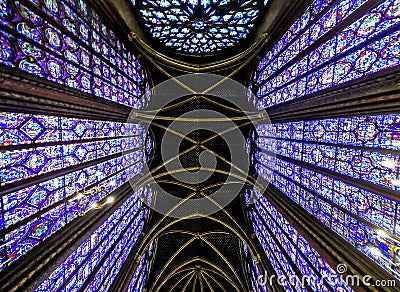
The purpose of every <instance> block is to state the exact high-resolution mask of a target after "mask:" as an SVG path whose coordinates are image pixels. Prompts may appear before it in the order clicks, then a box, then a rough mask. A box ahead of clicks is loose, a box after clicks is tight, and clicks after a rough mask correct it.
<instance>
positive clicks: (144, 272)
mask: <svg viewBox="0 0 400 292" xmlns="http://www.w3.org/2000/svg"><path fill="white" fill-rule="evenodd" d="M154 245H155V243H154V241H153V242H152V243H151V244H150V245H149V247H148V249H147V251H146V252H145V254H144V255H143V256H142V258H141V260H140V262H139V264H138V265H137V267H136V270H135V273H134V275H133V277H132V280H131V282H130V284H129V288H128V290H127V292H136V291H143V288H144V285H145V284H146V280H147V277H148V273H149V270H150V265H151V259H152V256H153V251H154Z"/></svg>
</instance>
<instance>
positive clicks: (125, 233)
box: [35, 187, 151, 291]
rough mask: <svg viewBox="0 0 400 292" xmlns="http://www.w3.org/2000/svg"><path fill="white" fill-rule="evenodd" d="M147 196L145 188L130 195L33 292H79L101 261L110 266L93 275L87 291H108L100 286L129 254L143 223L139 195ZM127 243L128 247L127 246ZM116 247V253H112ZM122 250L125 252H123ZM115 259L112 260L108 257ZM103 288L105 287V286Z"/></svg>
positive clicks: (103, 266)
mask: <svg viewBox="0 0 400 292" xmlns="http://www.w3.org/2000/svg"><path fill="white" fill-rule="evenodd" d="M144 192H145V193H146V194H147V195H148V194H149V192H151V189H150V188H148V187H144V188H142V189H140V190H139V191H137V192H135V193H134V194H132V196H131V197H130V198H129V199H128V200H127V201H126V202H125V203H124V204H123V205H122V206H121V207H120V208H119V209H118V210H117V211H115V212H114V213H113V214H112V215H111V216H110V217H109V218H108V219H107V220H106V221H105V222H104V223H103V224H102V225H101V226H100V227H99V228H98V229H97V230H96V231H95V232H94V233H93V234H92V235H91V236H90V237H89V238H87V239H86V240H85V241H84V242H82V244H81V245H80V246H79V247H78V248H77V249H76V250H75V251H74V252H73V253H71V254H70V255H69V257H68V258H67V259H66V260H65V261H64V262H63V263H62V264H61V265H60V266H59V267H58V268H57V269H56V270H55V271H54V272H53V273H52V274H51V275H50V277H49V278H48V279H46V280H45V281H43V283H42V284H40V285H39V286H38V287H37V288H36V289H35V291H62V289H63V288H64V289H67V291H71V290H74V289H79V288H81V287H82V286H83V285H84V284H85V282H86V280H87V279H88V276H89V275H90V273H91V272H92V271H93V270H94V269H95V267H96V266H97V265H98V264H99V263H100V261H101V260H102V259H104V260H105V263H108V264H109V265H107V266H105V265H102V266H101V267H100V270H99V271H98V272H97V273H96V275H95V278H94V280H93V281H92V282H91V283H89V286H88V288H87V290H86V291H106V290H108V288H105V286H102V287H103V289H104V290H103V289H100V287H101V284H102V283H104V281H105V277H107V276H108V277H110V276H111V277H112V278H108V279H107V280H106V282H110V281H111V282H112V279H113V278H114V277H115V275H116V274H115V273H110V270H109V269H110V268H111V266H114V265H116V264H117V262H118V264H117V266H114V268H113V269H117V270H116V271H117V272H118V269H119V268H120V267H121V264H122V263H123V261H124V260H125V259H126V256H127V254H128V253H129V250H131V249H132V248H133V246H134V244H135V242H136V240H137V237H138V234H139V233H140V232H141V230H142V229H143V224H144V221H145V220H146V216H147V215H146V212H145V209H143V208H141V207H142V204H143V201H142V199H141V198H143V196H142V194H143V193H144ZM128 241H129V243H130V245H129V246H128V245H127V242H128ZM113 245H116V248H115V249H112V247H113ZM124 246H125V249H126V250H123V247H124ZM111 255H114V256H115V257H111ZM105 285H106V287H109V285H108V286H107V284H105Z"/></svg>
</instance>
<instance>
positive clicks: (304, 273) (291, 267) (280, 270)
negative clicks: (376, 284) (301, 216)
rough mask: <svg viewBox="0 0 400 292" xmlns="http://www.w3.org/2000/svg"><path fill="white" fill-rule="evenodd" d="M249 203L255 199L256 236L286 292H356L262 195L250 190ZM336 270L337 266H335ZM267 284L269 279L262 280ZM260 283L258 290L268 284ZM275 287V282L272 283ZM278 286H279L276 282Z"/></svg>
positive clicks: (254, 224) (252, 211)
mask: <svg viewBox="0 0 400 292" xmlns="http://www.w3.org/2000/svg"><path fill="white" fill-rule="evenodd" d="M246 197H247V198H246V201H247V202H250V199H249V197H254V198H255V200H254V205H253V206H252V208H251V209H250V214H249V215H250V219H251V221H252V224H253V228H254V231H255V234H256V236H257V238H258V240H259V241H260V243H261V245H262V246H263V248H264V251H265V252H266V254H267V257H268V259H269V260H270V263H271V264H272V266H273V268H274V270H275V272H276V273H277V276H278V278H279V279H281V280H280V282H279V283H282V284H283V287H284V288H285V290H286V291H307V290H306V289H305V285H308V286H309V287H310V288H311V289H312V290H313V291H332V290H333V291H352V289H351V287H350V286H348V285H346V284H345V283H344V282H343V281H342V280H341V278H340V275H339V274H338V273H337V271H335V270H334V269H333V268H332V267H330V266H329V265H328V263H327V262H326V261H325V260H324V259H323V258H322V257H321V256H320V255H319V254H318V252H317V251H315V249H313V248H312V247H311V245H310V244H309V243H308V242H307V241H306V240H305V239H304V238H303V237H302V236H301V235H300V234H299V233H298V232H297V231H296V229H295V228H293V226H291V225H290V224H289V222H288V221H287V220H286V219H285V218H284V217H283V216H282V215H281V214H280V213H279V212H278V211H277V210H276V209H275V208H274V207H273V205H272V204H271V203H270V202H269V201H268V200H267V199H266V198H265V197H263V196H262V195H261V194H259V193H257V192H256V191H254V190H248V192H247V193H246ZM334 268H336V267H334ZM261 280H262V281H267V280H268V279H262V278H261ZM262 281H258V286H259V287H258V288H257V289H258V290H255V291H264V290H261V289H265V283H262ZM272 284H274V283H272ZM275 284H276V283H275Z"/></svg>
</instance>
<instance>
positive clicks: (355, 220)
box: [255, 114, 400, 278]
mask: <svg viewBox="0 0 400 292" xmlns="http://www.w3.org/2000/svg"><path fill="white" fill-rule="evenodd" d="M399 125H400V116H399V115H398V114H392V115H384V116H371V117H354V118H337V119H327V120H316V121H304V122H292V123H278V124H271V125H260V126H259V127H258V129H257V133H258V138H257V139H256V141H255V142H256V145H257V149H258V150H257V151H256V153H255V160H256V161H257V162H256V168H257V170H258V173H259V174H260V175H261V176H264V177H266V178H267V175H268V178H269V177H270V175H271V173H273V175H272V181H271V183H272V184H273V185H274V186H275V187H276V188H278V189H279V190H281V191H282V192H283V193H285V194H286V195H287V196H288V197H290V198H291V199H292V200H293V201H295V202H296V203H297V204H299V205H300V206H301V207H302V208H304V209H305V210H307V211H308V212H309V213H310V214H312V215H313V216H315V217H316V218H317V219H318V220H320V221H321V222H322V223H324V224H325V225H326V226H327V227H329V228H331V229H332V230H333V231H334V232H336V233H337V234H339V235H340V236H342V237H343V238H344V239H346V240H347V241H349V242H350V243H351V244H352V245H354V246H355V247H356V248H357V249H359V250H360V251H362V252H363V253H365V254H366V255H367V256H368V257H370V258H371V259H373V260H374V261H375V262H377V263H378V264H380V265H381V266H382V267H384V268H385V269H387V270H388V272H390V273H392V274H393V275H394V276H396V277H397V278H400V271H399V268H398V267H399V265H398V263H396V262H395V261H396V260H397V258H398V256H396V254H393V250H396V247H397V248H398V247H400V240H399V239H400V233H399V230H400V228H399V222H398V219H397V218H398V210H399V206H400V202H399V200H398V199H397V197H396V196H395V195H391V193H392V192H396V191H398V190H399V170H400V165H399V161H400V159H399V157H400V156H399V154H398V149H399V145H398V143H397V142H398V131H399ZM275 155H276V158H275ZM271 161H272V162H273V163H271ZM354 179H356V180H354Z"/></svg>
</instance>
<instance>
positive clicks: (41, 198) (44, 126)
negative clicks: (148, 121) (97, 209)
mask: <svg viewBox="0 0 400 292" xmlns="http://www.w3.org/2000/svg"><path fill="white" fill-rule="evenodd" d="M0 126H1V130H0V142H1V143H0V150H1V151H0V156H1V161H2V163H1V166H0V174H1V179H2V183H1V184H2V190H1V200H0V202H1V217H0V218H1V221H0V233H1V241H2V249H1V253H0V267H1V269H3V268H4V267H5V266H6V265H9V264H11V263H12V262H13V261H15V260H16V259H18V258H19V257H20V256H22V255H23V254H25V253H26V252H28V251H29V250H31V249H32V248H33V247H34V246H35V245H37V244H39V243H40V242H41V241H42V240H45V239H46V238H47V237H49V236H50V235H51V234H53V233H54V232H56V231H57V230H59V229H60V228H62V227H63V226H64V225H65V224H67V223H69V222H71V221H72V220H73V219H75V218H76V217H77V216H78V215H80V214H82V213H84V212H87V211H88V210H91V208H92V206H93V205H94V204H96V203H97V202H98V201H100V200H102V199H103V198H105V197H107V196H108V194H110V193H111V192H113V191H114V190H116V189H117V188H118V187H120V186H121V185H122V184H124V183H125V182H127V181H128V180H129V179H131V178H133V177H134V176H136V175H137V174H138V173H139V172H140V171H141V169H142V168H143V163H144V161H145V142H144V141H145V137H146V133H145V132H144V129H143V127H142V126H140V125H136V124H124V123H116V122H109V121H95V120H83V119H74V118H65V117H56V116H46V115H32V114H22V113H1V114H0ZM15 147H18V149H15ZM57 172H59V175H57ZM21 182H23V183H22V184H21ZM21 222H24V224H22V225H21Z"/></svg>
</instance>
